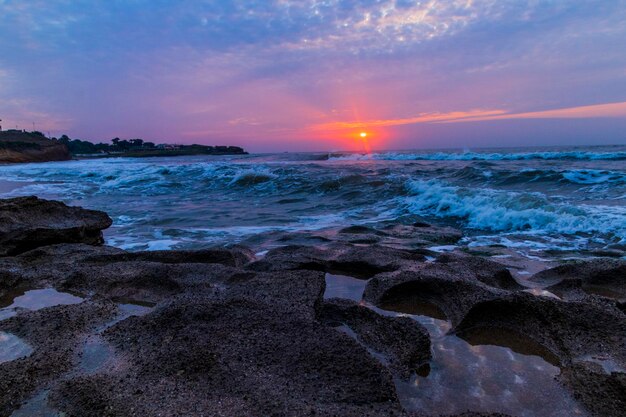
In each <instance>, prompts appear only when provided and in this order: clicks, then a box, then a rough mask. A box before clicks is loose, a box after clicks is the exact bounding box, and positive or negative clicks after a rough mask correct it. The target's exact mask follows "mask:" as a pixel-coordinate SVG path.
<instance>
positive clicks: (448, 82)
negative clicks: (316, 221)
mask: <svg viewBox="0 0 626 417" xmlns="http://www.w3.org/2000/svg"><path fill="white" fill-rule="evenodd" d="M0 119H3V122H2V123H1V124H2V126H3V129H7V128H14V127H15V126H19V128H25V129H28V130H31V129H32V127H33V123H35V128H36V129H37V130H41V131H43V132H44V133H47V132H50V134H51V135H55V136H58V135H60V134H62V133H67V134H69V135H70V136H71V137H73V138H74V137H77V138H82V139H89V140H95V141H99V140H109V139H111V138H112V137H116V136H118V137H122V138H133V137H141V138H144V139H147V140H152V141H156V142H178V143H192V142H195V143H205V144H230V145H242V146H244V147H245V148H247V149H249V150H251V151H256V152H263V151H282V150H287V151H297V150H339V149H359V148H360V147H361V146H362V143H361V142H362V141H363V139H361V138H360V132H367V134H368V135H367V140H368V141H370V146H372V147H374V148H387V149H401V148H439V147H461V148H472V147H480V146H518V145H558V144H620V143H622V144H623V143H626V1H621V0H618V1H612V0H598V1H585V0H577V1H572V0H562V1H559V0H534V1H531V0H529V1H522V0H519V1H514V0H473V1H472V0H462V1H461V0H449V1H443V0H442V1H436V0H431V1H408V0H380V1H375V0H369V1H368V0H365V1H354V0H348V1H336V0H325V1H315V0H300V1H290V0H241V1H223V0H221V1H218V0H207V1H165V0H132V1H131V0H127V1H115V0H110V1H80V0H77V1H73V0H72V1H70V0H64V1H61V0H41V1H38V0H30V1H29V0H15V1H11V0H0Z"/></svg>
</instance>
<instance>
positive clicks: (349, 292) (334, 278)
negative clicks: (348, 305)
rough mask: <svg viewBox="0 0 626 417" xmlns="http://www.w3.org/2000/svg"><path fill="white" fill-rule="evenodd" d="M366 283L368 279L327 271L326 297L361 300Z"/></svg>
mask: <svg viewBox="0 0 626 417" xmlns="http://www.w3.org/2000/svg"><path fill="white" fill-rule="evenodd" d="M366 285H367V280H363V279H358V278H353V277H349V276H347V275H335V274H328V273H327V274H326V291H325V292H324V298H346V299H348V300H353V301H356V302H359V301H361V299H362V298H363V291H365V286H366Z"/></svg>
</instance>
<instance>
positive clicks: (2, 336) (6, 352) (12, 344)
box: [0, 331, 33, 363]
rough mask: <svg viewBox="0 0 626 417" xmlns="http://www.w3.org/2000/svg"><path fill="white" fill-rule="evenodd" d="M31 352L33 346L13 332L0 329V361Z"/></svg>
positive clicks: (17, 357)
mask: <svg viewBox="0 0 626 417" xmlns="http://www.w3.org/2000/svg"><path fill="white" fill-rule="evenodd" d="M31 353H33V348H32V347H30V345H29V344H28V343H26V342H24V341H23V340H22V339H20V338H19V337H17V336H15V335H14V334H11V333H7V332H3V331H0V363H4V362H10V361H13V360H15V359H19V358H24V357H26V356H28V355H30V354H31Z"/></svg>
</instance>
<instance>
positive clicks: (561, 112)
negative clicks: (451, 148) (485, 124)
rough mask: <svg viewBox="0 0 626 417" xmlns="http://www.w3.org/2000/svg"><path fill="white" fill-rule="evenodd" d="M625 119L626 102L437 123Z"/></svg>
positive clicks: (478, 116) (475, 117)
mask: <svg viewBox="0 0 626 417" xmlns="http://www.w3.org/2000/svg"><path fill="white" fill-rule="evenodd" d="M590 118H626V101H625V102H621V103H606V104H594V105H591V106H578V107H569V108H564V109H553V110H541V111H533V112H526V113H509V114H493V115H476V116H474V117H468V118H466V119H460V118H458V119H449V120H441V121H437V122H438V123H456V122H468V121H469V122H479V121H486V120H513V119H590Z"/></svg>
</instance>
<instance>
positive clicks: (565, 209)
mask: <svg viewBox="0 0 626 417" xmlns="http://www.w3.org/2000/svg"><path fill="white" fill-rule="evenodd" d="M0 182H2V183H3V184H4V185H3V186H2V187H0V198H8V197H15V196H23V195H36V196H39V197H41V198H47V199H56V200H62V201H64V202H66V203H68V204H71V205H79V206H83V207H86V208H90V209H97V210H103V211H106V212H107V213H108V214H109V215H110V216H111V218H112V219H113V226H112V227H111V228H110V229H109V230H107V231H106V235H105V237H106V240H107V243H108V244H110V245H113V246H117V247H120V248H123V249H127V250H165V249H196V248H205V247H209V246H214V245H232V244H244V245H247V246H250V247H252V248H253V249H254V250H255V251H257V252H263V251H266V250H268V249H271V248H273V247H277V246H282V245H285V244H305V245H306V244H311V245H314V244H319V243H320V242H322V241H324V240H325V239H328V238H329V236H332V234H333V233H336V232H337V231H339V230H340V229H342V228H345V227H346V226H351V225H364V226H368V227H372V228H374V229H377V228H382V227H385V226H388V225H390V224H398V223H399V224H412V223H414V222H416V221H421V222H424V221H426V222H429V223H432V224H436V225H442V226H452V227H456V228H459V229H462V230H463V232H464V238H463V239H462V240H461V241H460V242H458V243H457V244H456V245H454V246H455V247H462V248H469V249H471V248H480V247H506V248H510V249H514V250H515V251H517V252H518V253H520V254H522V255H523V256H528V257H539V258H542V259H543V258H551V259H554V258H559V257H561V258H571V257H585V256H596V255H598V254H600V255H603V254H611V255H613V256H620V254H622V255H623V253H625V252H624V251H626V146H594V147H559V148H556V147H555V148H519V149H512V148H503V149H476V150H474V149H472V150H468V149H465V150H433V151H423V150H417V151H380V152H373V153H369V154H365V153H359V152H330V153H328V152H317V153H273V154H250V155H245V156H210V155H206V156H185V157H158V158H102V159H83V160H72V161H66V162H49V163H31V164H17V165H4V166H0Z"/></svg>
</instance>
